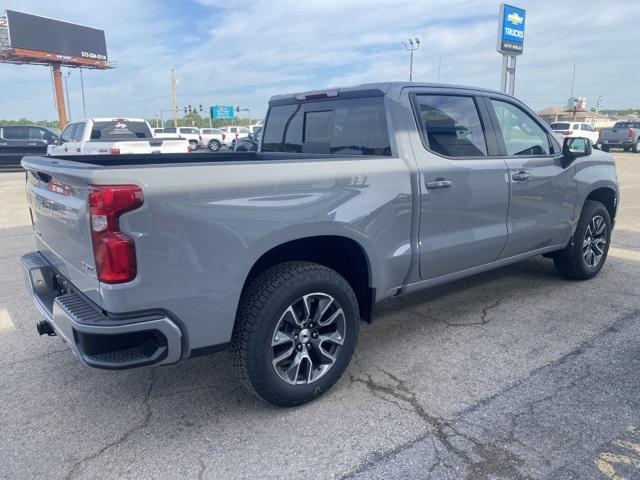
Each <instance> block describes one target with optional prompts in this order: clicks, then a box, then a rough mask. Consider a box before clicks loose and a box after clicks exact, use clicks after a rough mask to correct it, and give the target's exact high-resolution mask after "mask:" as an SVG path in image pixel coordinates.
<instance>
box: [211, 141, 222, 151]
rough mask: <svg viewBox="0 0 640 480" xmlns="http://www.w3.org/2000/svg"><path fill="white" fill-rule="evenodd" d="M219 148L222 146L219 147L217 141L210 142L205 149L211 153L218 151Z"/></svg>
mask: <svg viewBox="0 0 640 480" xmlns="http://www.w3.org/2000/svg"><path fill="white" fill-rule="evenodd" d="M221 146H222V145H220V142H219V141H218V140H211V141H210V142H209V144H208V145H207V148H209V150H211V151H212V152H217V151H218V150H220V147H221Z"/></svg>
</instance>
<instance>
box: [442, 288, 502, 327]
mask: <svg viewBox="0 0 640 480" xmlns="http://www.w3.org/2000/svg"><path fill="white" fill-rule="evenodd" d="M509 297H510V295H505V296H503V297H500V298H498V299H497V300H496V301H495V302H493V303H492V304H491V305H487V306H485V307H482V313H481V314H480V321H478V322H471V323H456V322H448V321H447V320H444V319H443V320H442V321H443V322H444V323H445V324H446V325H447V327H473V326H479V325H486V324H487V323H489V321H490V318H489V312H490V311H491V310H493V309H495V308H498V307H499V306H500V305H502V303H503V302H504V301H505V300H506V299H507V298H509Z"/></svg>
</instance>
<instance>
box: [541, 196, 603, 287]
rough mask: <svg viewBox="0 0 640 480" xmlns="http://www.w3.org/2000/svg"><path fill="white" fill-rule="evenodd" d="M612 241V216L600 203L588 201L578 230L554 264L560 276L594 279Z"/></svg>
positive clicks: (559, 253) (558, 254)
mask: <svg viewBox="0 0 640 480" xmlns="http://www.w3.org/2000/svg"><path fill="white" fill-rule="evenodd" d="M610 242H611V217H610V216H609V211H608V210H607V208H606V207H605V206H604V205H603V204H602V203H600V202H596V201H593V200H587V201H586V202H585V204H584V207H583V209H582V213H581V214H580V220H579V221H578V226H577V227H576V231H575V233H574V235H573V237H572V238H571V241H570V242H569V245H567V246H566V247H565V248H564V249H563V250H561V251H560V252H558V253H557V254H556V255H555V256H554V258H553V262H554V264H555V266H556V268H557V269H558V271H559V272H560V273H562V274H563V275H564V276H565V277H568V278H572V279H575V280H587V279H589V278H593V277H595V276H596V275H597V274H598V272H599V271H600V270H601V269H602V266H603V265H604V262H605V261H606V259H607V254H608V253H609V244H610Z"/></svg>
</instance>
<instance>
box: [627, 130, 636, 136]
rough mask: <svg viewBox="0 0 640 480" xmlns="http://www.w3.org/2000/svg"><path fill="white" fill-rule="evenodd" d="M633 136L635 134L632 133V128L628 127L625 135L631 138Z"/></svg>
mask: <svg viewBox="0 0 640 480" xmlns="http://www.w3.org/2000/svg"><path fill="white" fill-rule="evenodd" d="M634 136H635V135H634V133H633V129H632V128H630V129H629V131H628V132H627V137H629V139H633V137H634Z"/></svg>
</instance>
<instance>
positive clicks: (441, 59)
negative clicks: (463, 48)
mask: <svg viewBox="0 0 640 480" xmlns="http://www.w3.org/2000/svg"><path fill="white" fill-rule="evenodd" d="M455 54H456V52H453V53H450V54H449V55H445V56H444V57H438V83H439V82H440V71H441V70H442V62H444V61H445V60H446V59H447V58H449V57H453V56H454V55H455Z"/></svg>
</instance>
